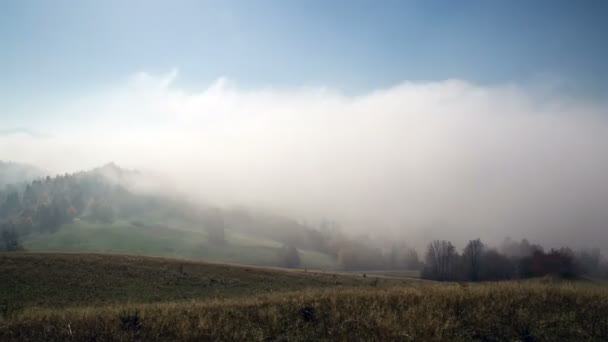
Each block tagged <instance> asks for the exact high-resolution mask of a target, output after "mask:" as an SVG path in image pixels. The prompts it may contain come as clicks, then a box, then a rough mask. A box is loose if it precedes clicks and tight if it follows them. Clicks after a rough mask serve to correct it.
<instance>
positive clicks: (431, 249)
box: [422, 240, 458, 281]
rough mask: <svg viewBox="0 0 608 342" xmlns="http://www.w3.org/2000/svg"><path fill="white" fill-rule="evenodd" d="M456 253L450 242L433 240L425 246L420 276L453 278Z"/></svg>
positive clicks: (441, 278)
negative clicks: (423, 262) (423, 264)
mask: <svg viewBox="0 0 608 342" xmlns="http://www.w3.org/2000/svg"><path fill="white" fill-rule="evenodd" d="M457 262H458V253H457V252H456V249H455V248H454V245H452V243H451V242H449V241H446V240H435V241H433V242H431V243H430V244H429V246H428V248H427V252H426V257H425V266H424V269H423V270H422V277H423V278H426V279H434V280H439V281H446V280H454V279H455V278H456V265H457Z"/></svg>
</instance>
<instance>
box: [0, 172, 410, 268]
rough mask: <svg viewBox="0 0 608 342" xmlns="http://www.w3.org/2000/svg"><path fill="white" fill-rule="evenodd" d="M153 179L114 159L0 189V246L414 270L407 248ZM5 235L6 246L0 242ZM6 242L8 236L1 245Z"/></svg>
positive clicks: (313, 265)
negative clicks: (232, 204)
mask: <svg viewBox="0 0 608 342" xmlns="http://www.w3.org/2000/svg"><path fill="white" fill-rule="evenodd" d="M151 178H153V177H148V176H147V175H145V174H143V173H141V172H138V171H132V170H125V169H122V168H120V167H119V166H117V165H115V164H107V165H105V166H102V167H99V168H96V169H93V170H90V171H85V172H78V173H74V174H65V175H58V176H55V177H48V176H47V177H44V178H39V179H36V180H33V181H31V182H29V183H19V184H15V185H11V186H9V187H5V188H4V189H3V190H0V232H2V234H3V236H2V237H1V239H0V251H2V250H5V251H10V250H17V249H19V248H23V247H25V248H26V249H28V250H31V251H55V252H62V251H70V252H111V253H127V254H144V255H155V256H170V257H188V258H204V259H209V260H215V261H222V262H236V263H251V264H257V265H269V266H287V267H308V268H324V269H331V268H334V269H335V268H342V269H351V270H369V269H389V268H391V269H393V268H398V269H412V268H417V267H419V266H420V263H419V261H418V257H417V255H416V253H415V251H414V250H412V249H410V248H407V247H405V246H401V245H395V246H393V247H394V248H392V249H391V250H380V249H379V248H378V247H376V246H374V245H373V244H371V243H370V242H369V241H367V240H366V239H365V238H361V239H355V238H353V237H349V236H347V235H346V234H343V233H342V232H341V230H340V229H339V228H338V226H337V224H335V223H331V222H321V223H319V224H318V225H316V226H314V225H307V224H304V223H301V222H298V221H297V220H294V219H291V218H288V217H283V216H280V215H275V214H271V213H267V212H261V211H257V210H252V209H244V208H238V209H235V208H220V207H213V206H210V205H208V204H202V203H200V202H191V201H188V200H186V199H185V198H181V197H180V196H177V195H175V193H172V195H170V196H169V195H166V194H164V193H163V192H159V191H143V192H142V191H139V190H140V188H141V187H139V185H141V183H142V182H143V183H147V184H146V185H147V188H148V189H149V186H148V185H149V184H150V183H154V181H150V179H151ZM2 241H4V246H2ZM7 241H8V242H7Z"/></svg>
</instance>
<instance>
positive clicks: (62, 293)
mask: <svg viewBox="0 0 608 342" xmlns="http://www.w3.org/2000/svg"><path fill="white" fill-rule="evenodd" d="M378 279H379V280H376V277H363V276H362V275H361V274H357V275H347V274H340V273H338V274H336V273H329V272H320V271H304V270H289V271H288V270H285V269H280V268H264V267H255V266H239V265H228V264H216V263H206V262H200V261H192V260H186V259H167V258H152V257H142V256H128V255H111V254H78V253H63V254H61V253H4V254H0V303H8V305H9V306H10V307H11V308H15V309H24V308H32V307H47V308H57V307H66V306H89V305H96V304H118V303H150V302H160V301H174V300H185V299H197V298H198V299H200V298H209V297H232V296H240V295H259V294H264V293H273V292H276V291H296V290H303V289H307V288H325V287H334V286H370V285H372V284H373V285H380V286H385V285H395V284H403V283H409V282H423V281H421V280H417V279H407V278H393V277H378Z"/></svg>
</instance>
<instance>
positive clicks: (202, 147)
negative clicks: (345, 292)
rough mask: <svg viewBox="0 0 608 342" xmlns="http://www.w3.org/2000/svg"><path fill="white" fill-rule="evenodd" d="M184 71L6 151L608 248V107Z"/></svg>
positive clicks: (63, 112) (414, 224)
mask: <svg viewBox="0 0 608 342" xmlns="http://www.w3.org/2000/svg"><path fill="white" fill-rule="evenodd" d="M176 77H177V71H176V70H174V71H172V72H171V73H169V74H167V75H160V76H154V75H150V74H146V73H140V74H137V75H135V76H133V77H132V78H130V79H129V80H128V82H126V83H125V84H122V85H119V86H116V87H113V88H111V89H108V90H107V91H105V92H100V93H97V94H90V95H89V96H86V97H83V98H80V99H76V100H75V101H73V102H72V103H67V104H65V106H64V107H61V108H49V109H48V113H60V114H50V115H52V116H51V117H49V118H48V120H47V121H54V122H55V124H54V125H53V127H57V128H56V129H55V130H52V131H51V132H50V133H51V136H50V137H48V136H47V137H44V138H32V137H29V136H3V137H0V155H2V158H3V159H11V160H21V161H24V162H28V163H32V164H38V165H40V166H42V167H46V168H51V169H55V170H58V171H66V170H67V171H72V170H76V169H80V168H88V167H93V166H96V165H98V164H102V163H105V162H107V161H110V160H112V161H115V162H117V163H118V164H120V165H124V166H127V167H130V168H144V169H154V170H160V171H163V172H166V173H167V174H169V175H172V176H173V177H174V178H175V179H177V180H178V181H179V182H180V183H181V185H182V187H183V189H188V190H189V191H192V192H193V193H196V194H200V196H201V197H205V198H208V199H211V200H216V201H219V202H222V203H234V202H239V203H245V204H247V203H256V204H258V205H264V206H269V207H273V208H277V209H281V210H286V211H290V212H292V213H294V212H295V213H297V214H300V215H306V216H313V217H321V216H327V217H335V218H338V219H341V220H345V221H347V222H351V223H352V222H355V223H358V224H359V225H361V226H363V225H365V224H366V223H368V222H378V223H380V224H381V226H382V227H392V228H393V229H397V228H398V229H400V230H403V231H405V232H407V233H408V234H411V235H412V236H414V235H415V236H421V237H423V238H433V237H436V236H437V235H440V237H446V238H459V237H460V238H473V237H476V236H481V237H487V238H501V237H503V236H505V235H511V236H513V237H521V236H523V235H525V236H528V237H531V238H539V239H540V238H542V239H543V240H545V241H550V242H555V243H569V244H572V243H571V241H569V239H571V238H581V237H583V238H585V242H590V241H593V242H594V243H597V244H605V243H606V242H607V238H606V233H605V232H604V230H606V228H608V214H607V213H606V210H605V203H608V153H606V151H607V150H608V111H607V109H606V108H605V107H604V106H601V105H598V104H593V103H584V102H577V101H574V100H567V99H563V98H561V97H560V96H559V94H550V93H540V92H539V91H538V90H531V89H526V88H523V87H520V86H517V85H506V86H495V87H484V86H477V85H474V84H470V83H468V82H465V81H460V80H447V81H443V82H427V83H410V82H406V83H403V84H400V85H398V86H395V87H391V88H388V89H381V90H377V91H374V92H370V93H368V94H364V95H359V96H345V95H343V94H341V93H339V92H337V91H332V90H328V89H324V88H301V89H274V88H265V89H258V90H243V89H240V88H239V87H238V86H237V85H235V84H234V83H231V82H230V81H227V80H224V79H220V80H218V81H217V82H215V83H214V84H212V85H211V86H209V87H208V88H207V89H205V90H203V91H201V92H192V91H188V90H185V89H180V88H179V87H177V86H175V85H174V84H173V82H174V81H175V79H176ZM53 115H54V116H53ZM45 128H48V127H32V129H36V130H41V131H44V130H45ZM370 228H371V227H370Z"/></svg>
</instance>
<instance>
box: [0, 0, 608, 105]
mask: <svg viewBox="0 0 608 342" xmlns="http://www.w3.org/2000/svg"><path fill="white" fill-rule="evenodd" d="M607 17H608V2H606V1H601V0H600V1H594V0H581V1H560V0H544V1H543V0H534V1H523V0H514V1H428V0H424V1H350V0H349V1H346V0H337V1H111V0H107V1H88V0H84V1H63V0H57V1H31V0H18V1H17V0H6V1H2V2H0V42H1V43H2V47H1V50H2V52H1V53H0V75H2V77H1V79H0V103H4V105H3V106H2V107H3V109H2V111H5V113H6V111H7V110H10V109H12V110H13V111H15V112H16V113H20V112H23V109H24V108H28V106H29V105H31V102H35V101H43V102H45V101H51V102H52V101H53V100H55V101H61V100H62V99H65V98H70V97H74V96H78V95H79V94H82V93H83V92H87V91H95V90H96V89H97V88H99V87H103V86H104V85H107V84H111V83H114V82H117V80H121V79H123V78H124V77H126V76H127V75H129V74H132V73H134V72H138V71H146V72H167V71H168V70H171V68H178V69H179V70H180V77H179V80H178V82H179V83H180V85H182V86H185V87H188V86H192V87H199V88H200V87H202V86H206V85H208V84H209V83H211V82H212V81H213V80H215V79H217V78H219V77H228V78H229V79H233V80H235V81H237V82H239V84H241V85H244V86H251V87H256V86H288V87H298V86H302V85H304V86H307V85H315V86H316V85H323V86H329V87H332V88H336V89H340V90H342V91H344V92H347V93H348V92H353V93H360V92H366V91H369V90H372V89H376V88H379V87H387V86H391V85H394V84H397V83H399V82H402V81H404V80H445V79H449V78H459V79H463V80H467V81H470V82H474V83H478V84H494V83H510V82H515V83H526V82H535V81H538V80H547V79H548V80H553V81H557V82H559V83H560V84H562V85H563V86H564V87H565V89H568V90H569V91H572V92H576V93H579V94H582V95H590V96H601V95H605V94H606V92H607V89H608V87H607V86H606V84H605V80H606V79H607V78H608V67H606V61H607V60H608V44H607V43H606V39H607V38H606V35H607V33H608V20H606V18H607ZM20 108H21V110H19V109H20Z"/></svg>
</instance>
